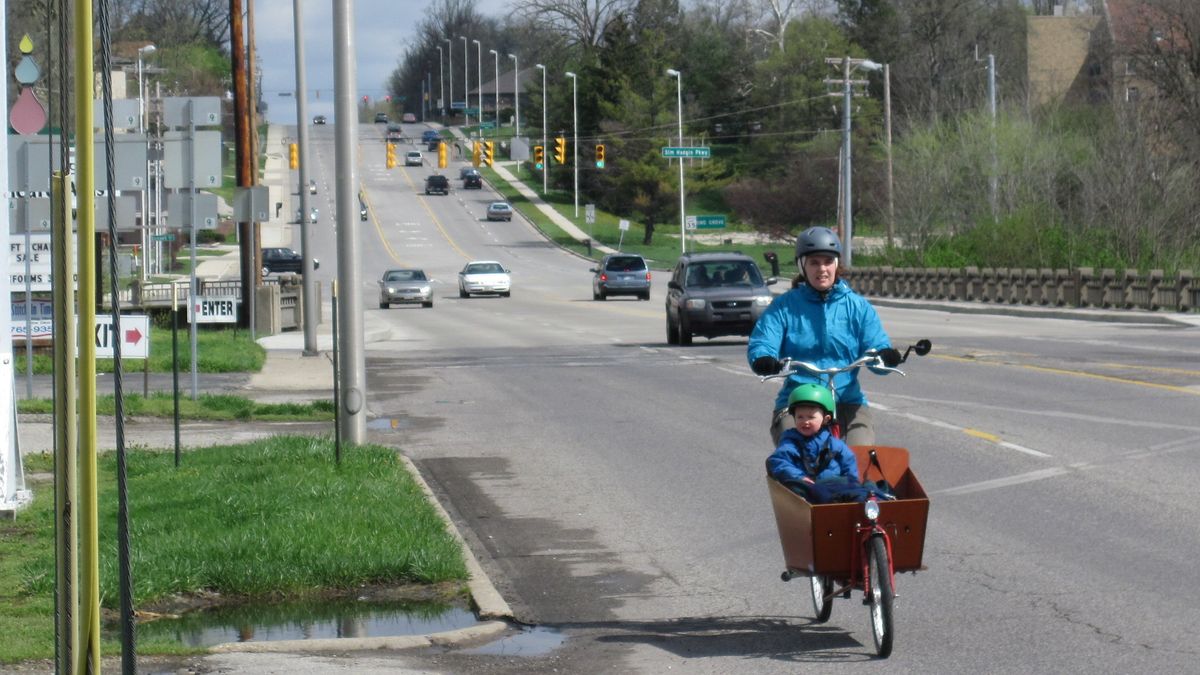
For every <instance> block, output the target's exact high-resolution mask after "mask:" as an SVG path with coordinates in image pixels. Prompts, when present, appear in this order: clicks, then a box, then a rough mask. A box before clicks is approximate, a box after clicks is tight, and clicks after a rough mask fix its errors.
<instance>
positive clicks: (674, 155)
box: [662, 145, 712, 159]
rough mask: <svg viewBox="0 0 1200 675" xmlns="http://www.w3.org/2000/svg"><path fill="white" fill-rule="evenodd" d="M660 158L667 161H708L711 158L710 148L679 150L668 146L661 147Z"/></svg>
mask: <svg viewBox="0 0 1200 675" xmlns="http://www.w3.org/2000/svg"><path fill="white" fill-rule="evenodd" d="M662 156H663V157H666V158H667V159H708V158H709V157H712V148H707V147H695V148H680V147H674V146H670V145H668V146H664V147H663V149H662Z"/></svg>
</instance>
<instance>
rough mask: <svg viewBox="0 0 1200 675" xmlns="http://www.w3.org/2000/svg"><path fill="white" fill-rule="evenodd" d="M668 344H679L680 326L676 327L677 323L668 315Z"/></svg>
mask: <svg viewBox="0 0 1200 675" xmlns="http://www.w3.org/2000/svg"><path fill="white" fill-rule="evenodd" d="M667 344H669V345H677V344H679V326H676V325H675V322H674V321H672V320H671V315H670V314H668V315H667Z"/></svg>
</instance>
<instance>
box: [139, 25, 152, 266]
mask: <svg viewBox="0 0 1200 675" xmlns="http://www.w3.org/2000/svg"><path fill="white" fill-rule="evenodd" d="M154 49H155V47H154V45H146V46H144V47H139V48H138V50H137V55H138V64H137V66H138V133H140V134H142V135H143V139H144V138H145V133H146V80H145V78H144V77H143V75H142V73H143V71H142V55H143V54H146V53H151V52H153V51H154ZM143 142H144V140H143ZM145 145H146V154H147V155H149V154H150V144H149V143H146V144H145ZM143 163H144V164H145V166H144V167H142V169H143V173H142V176H143V177H144V178H145V179H146V182H144V183H142V191H141V206H142V227H141V230H142V255H141V258H142V281H148V280H149V279H150V241H151V240H150V239H149V237H148V236H147V231H148V228H149V225H150V223H149V221H150V219H149V218H147V217H146V211H147V210H148V209H149V204H150V201H149V199H148V195H147V194H146V191H147V190H148V189H149V188H150V160H149V158H148V157H147V158H146V159H144V160H143Z"/></svg>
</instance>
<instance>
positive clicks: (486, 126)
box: [479, 122, 496, 129]
mask: <svg viewBox="0 0 1200 675" xmlns="http://www.w3.org/2000/svg"><path fill="white" fill-rule="evenodd" d="M479 128H480V129H495V128H496V123H495V122H480V123H479Z"/></svg>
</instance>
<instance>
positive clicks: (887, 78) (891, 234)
mask: <svg viewBox="0 0 1200 675" xmlns="http://www.w3.org/2000/svg"><path fill="white" fill-rule="evenodd" d="M883 128H884V134H885V135H886V136H887V200H888V222H887V245H888V248H891V247H892V246H894V245H895V240H896V201H895V199H894V193H893V192H892V70H891V65H890V64H886V63H885V64H883Z"/></svg>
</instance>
